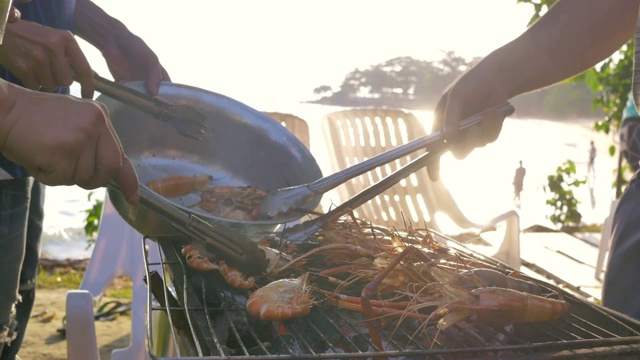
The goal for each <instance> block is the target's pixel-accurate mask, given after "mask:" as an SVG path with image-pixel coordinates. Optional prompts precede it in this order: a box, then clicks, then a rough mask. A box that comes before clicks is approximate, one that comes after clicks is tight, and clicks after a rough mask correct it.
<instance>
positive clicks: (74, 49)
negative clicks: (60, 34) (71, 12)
mask: <svg viewBox="0 0 640 360" xmlns="http://www.w3.org/2000/svg"><path fill="white" fill-rule="evenodd" d="M65 55H66V57H67V59H69V64H68V66H67V67H66V71H67V72H68V73H67V74H68V76H70V77H73V74H75V80H76V81H77V82H78V83H80V88H81V90H80V95H81V96H82V97H83V98H85V99H93V92H94V91H95V83H94V80H93V70H92V69H91V66H90V65H89V61H88V60H87V58H86V57H85V56H84V53H83V52H82V49H80V46H79V45H78V43H77V42H76V41H75V40H74V41H72V42H69V43H68V44H67V46H66V47H65ZM69 66H70V67H71V69H69ZM72 71H73V72H72Z"/></svg>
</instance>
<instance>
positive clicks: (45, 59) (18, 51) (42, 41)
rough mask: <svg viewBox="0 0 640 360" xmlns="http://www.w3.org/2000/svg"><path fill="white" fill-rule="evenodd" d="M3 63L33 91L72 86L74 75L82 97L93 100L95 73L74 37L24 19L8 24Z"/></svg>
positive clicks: (1, 56)
mask: <svg viewBox="0 0 640 360" xmlns="http://www.w3.org/2000/svg"><path fill="white" fill-rule="evenodd" d="M0 64H2V66H4V67H5V68H6V69H7V70H9V71H10V72H11V73H13V74H14V75H16V76H17V77H18V78H20V80H22V82H23V84H24V86H25V87H26V88H28V89H32V90H40V89H43V90H46V91H53V90H55V88H56V87H58V86H70V85H71V83H73V80H74V73H75V75H76V77H77V79H78V82H79V83H80V85H81V87H82V90H81V94H82V97H83V98H87V99H91V98H93V91H94V82H93V71H92V70H91V66H90V65H89V62H88V61H87V58H86V57H85V56H84V54H83V52H82V50H81V49H80V46H79V45H78V42H77V41H76V40H75V38H74V36H73V34H71V33H70V32H68V31H65V30H58V29H53V28H49V27H46V26H42V25H40V24H37V23H34V22H31V21H26V20H21V21H18V22H16V23H14V24H9V25H7V28H6V34H5V36H4V41H3V44H2V46H0Z"/></svg>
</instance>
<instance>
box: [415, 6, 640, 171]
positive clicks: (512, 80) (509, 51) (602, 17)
mask: <svg viewBox="0 0 640 360" xmlns="http://www.w3.org/2000/svg"><path fill="white" fill-rule="evenodd" d="M639 3H640V0H607V1H601V0H559V1H558V2H556V4H555V5H554V6H553V7H552V8H551V9H550V10H549V11H548V12H547V13H546V14H545V15H544V16H542V17H541V18H540V19H539V20H538V21H537V22H536V23H535V24H534V25H533V26H531V27H530V28H529V29H527V31H525V32H524V33H523V34H522V35H521V36H519V37H518V38H516V39H515V40H513V41H511V42H509V43H508V44H506V45H504V46H502V47H500V48H498V49H496V50H495V51H493V52H491V53H490V54H489V55H487V56H486V57H485V58H484V59H482V60H481V61H480V62H479V63H477V64H476V65H475V66H474V67H472V68H471V69H469V70H468V71H467V72H465V73H464V74H463V75H462V76H461V77H460V78H458V79H457V80H456V81H455V82H454V83H453V84H452V85H451V86H450V87H449V88H448V89H447V90H446V91H445V93H444V94H443V95H442V97H441V98H440V100H439V101H438V104H437V105H436V109H435V115H434V117H435V119H434V125H433V129H434V130H435V131H439V130H444V135H445V138H446V139H447V141H449V142H450V143H451V147H450V149H451V151H452V152H453V154H454V155H455V156H456V157H457V158H464V157H465V156H466V155H467V154H468V153H469V152H471V151H472V150H473V149H474V148H477V147H481V146H484V145H486V144H487V143H490V142H493V141H495V140H496V139H497V138H498V135H499V134H500V130H501V129H502V123H503V121H504V119H505V116H506V115H505V114H504V113H502V112H500V111H493V110H489V111H485V110H487V109H490V108H491V107H493V106H497V105H500V104H502V103H504V102H506V101H508V100H509V99H511V98H513V97H515V96H517V95H520V94H523V93H526V92H529V91H532V90H536V89H540V88H543V87H546V86H549V85H552V84H555V83H557V82H559V81H561V80H564V79H567V78H569V77H571V76H573V75H576V74H579V73H580V72H582V71H584V70H587V69H589V68H590V67H592V66H595V65H596V64H597V63H598V62H600V61H602V60H604V59H606V58H607V57H608V56H610V55H611V54H612V53H613V52H614V51H615V50H617V49H619V48H620V47H621V46H622V45H623V44H624V43H625V42H626V41H627V40H629V39H631V37H632V35H633V34H634V30H635V27H636V21H637V18H638V4H639ZM483 111H484V116H483V118H482V121H481V122H480V124H479V125H476V126H474V127H473V128H471V129H469V130H468V131H466V132H465V134H459V128H460V121H462V119H465V118H467V117H469V116H472V115H474V114H477V113H480V112H483ZM516 111H517V109H516ZM438 168H439V164H438V162H437V158H436V161H434V162H433V163H432V164H430V166H428V167H427V169H428V170H429V175H430V176H431V178H432V179H434V180H435V179H437V178H438V176H439V175H438V171H439V169H438Z"/></svg>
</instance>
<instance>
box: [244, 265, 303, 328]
mask: <svg viewBox="0 0 640 360" xmlns="http://www.w3.org/2000/svg"><path fill="white" fill-rule="evenodd" d="M312 305H313V300H312V299H311V296H310V294H309V288H308V287H307V274H305V275H302V276H300V277H298V278H295V279H280V280H276V281H274V282H272V283H270V284H267V285H266V286H264V287H261V288H259V289H258V290H256V291H254V292H253V293H252V294H251V296H249V299H248V300H247V312H248V313H249V315H251V316H253V317H254V318H257V319H260V320H266V321H284V320H288V319H291V318H294V317H299V316H304V315H307V314H309V312H311V306H312Z"/></svg>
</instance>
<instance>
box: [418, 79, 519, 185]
mask: <svg viewBox="0 0 640 360" xmlns="http://www.w3.org/2000/svg"><path fill="white" fill-rule="evenodd" d="M489 80H490V79H488V78H485V77H483V76H482V75H481V74H480V75H478V74H476V73H474V71H473V69H472V70H470V71H469V72H468V73H466V74H464V75H463V76H462V77H461V78H460V79H459V80H458V81H456V82H455V83H454V84H453V85H452V86H450V87H449V89H448V90H446V91H445V93H444V94H443V95H442V97H441V98H440V100H439V101H438V103H437V105H436V109H435V111H434V123H433V131H441V132H442V133H443V136H444V139H445V141H446V142H447V143H448V149H449V150H451V152H452V153H453V155H454V156H455V157H456V158H457V159H464V158H465V157H466V156H467V155H468V154H469V153H470V152H471V151H472V150H473V149H475V148H478V147H483V146H485V145H486V144H488V143H491V142H493V141H495V140H496V139H497V138H498V136H499V135H500V131H501V130H502V124H503V122H504V119H505V118H506V117H507V116H509V115H511V113H512V112H513V111H512V110H513V109H511V111H504V110H497V109H494V108H493V107H494V106H496V105H500V104H502V103H504V102H506V101H507V100H508V98H507V96H506V93H505V92H504V91H502V90H501V89H499V88H497V87H494V88H492V87H491V85H492V82H491V81H489ZM476 114H481V119H480V121H479V122H478V123H477V124H476V125H474V126H472V127H470V128H467V129H465V130H460V122H461V121H462V120H464V119H466V118H469V117H471V116H473V115H476ZM427 171H428V173H429V177H430V178H431V179H432V180H434V181H435V180H437V179H438V178H439V177H440V174H439V172H440V158H439V157H435V158H434V161H432V163H430V164H429V165H428V166H427Z"/></svg>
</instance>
